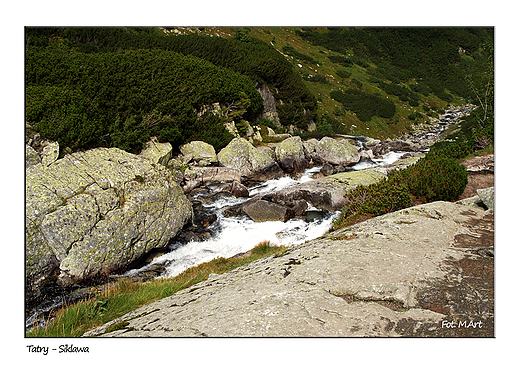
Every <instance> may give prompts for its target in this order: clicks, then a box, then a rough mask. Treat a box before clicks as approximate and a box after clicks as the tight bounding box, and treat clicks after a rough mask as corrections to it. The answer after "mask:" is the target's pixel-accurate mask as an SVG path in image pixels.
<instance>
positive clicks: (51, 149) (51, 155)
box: [41, 142, 60, 166]
mask: <svg viewBox="0 0 520 365" xmlns="http://www.w3.org/2000/svg"><path fill="white" fill-rule="evenodd" d="M59 155H60V146H59V144H58V142H47V144H46V145H45V147H43V150H42V152H41V159H42V164H43V165H44V166H49V165H50V164H52V163H53V162H54V161H56V160H57V159H58V156H59Z"/></svg>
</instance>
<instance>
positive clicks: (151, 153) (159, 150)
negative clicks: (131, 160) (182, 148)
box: [139, 138, 172, 166]
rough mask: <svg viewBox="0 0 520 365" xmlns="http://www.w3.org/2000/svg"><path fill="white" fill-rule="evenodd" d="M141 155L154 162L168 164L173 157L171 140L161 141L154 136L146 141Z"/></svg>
mask: <svg viewBox="0 0 520 365" xmlns="http://www.w3.org/2000/svg"><path fill="white" fill-rule="evenodd" d="M139 156H141V157H145V158H148V159H149V160H151V161H153V162H154V163H158V164H161V165H163V166H167V165H168V161H170V159H171V158H172V145H171V144H170V143H169V142H166V143H159V141H157V139H156V138H152V139H151V140H150V141H149V142H147V143H146V145H145V147H144V149H143V150H142V151H141V153H140V154H139Z"/></svg>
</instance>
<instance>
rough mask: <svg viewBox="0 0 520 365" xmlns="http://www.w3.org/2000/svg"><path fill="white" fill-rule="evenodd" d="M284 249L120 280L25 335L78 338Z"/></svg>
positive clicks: (263, 248)
mask: <svg viewBox="0 0 520 365" xmlns="http://www.w3.org/2000/svg"><path fill="white" fill-rule="evenodd" d="M286 249H287V248H286V247H283V246H272V245H271V244H270V242H269V241H264V242H261V243H259V244H258V245H257V246H255V247H254V248H253V249H252V250H251V251H249V252H248V253H247V254H246V255H237V256H234V257H231V258H229V259H225V258H222V257H218V258H215V259H213V260H211V261H209V262H205V263H202V264H200V265H198V266H196V267H192V268H189V269H188V270H186V271H184V272H182V273H181V274H179V275H177V276H176V277H174V278H168V279H162V278H161V279H156V280H152V281H149V282H146V283H142V282H136V281H132V280H129V279H122V280H119V281H118V282H117V283H116V284H115V285H113V286H111V287H110V288H107V289H106V290H105V291H103V292H101V293H100V294H98V295H96V296H95V297H94V298H91V299H88V300H84V301H81V302H79V303H76V304H73V305H70V306H66V307H64V308H62V309H60V310H58V312H57V313H56V316H55V318H54V319H53V320H50V321H49V322H48V323H47V325H46V326H45V327H43V328H34V329H33V330H32V331H31V332H29V333H27V334H26V335H27V336H28V337H80V336H82V335H83V334H84V333H85V332H87V331H89V330H91V329H93V328H95V327H98V326H101V325H103V324H104V323H107V322H109V321H111V320H113V319H115V318H118V317H120V316H122V315H124V314H125V313H128V312H130V311H132V310H135V309H137V308H139V307H141V306H143V305H146V304H148V303H151V302H154V301H156V300H159V299H162V298H165V297H168V296H170V295H173V294H174V293H176V292H178V291H180V290H182V289H186V288H189V287H190V286H192V285H195V284H197V283H200V282H201V281H204V280H207V279H208V277H209V275H210V274H212V273H216V274H223V273H225V272H227V271H231V270H233V269H236V268H237V267H239V266H242V265H245V264H248V263H250V262H253V261H255V260H258V259H260V258H262V257H265V256H269V255H272V254H277V253H281V252H284V251H285V250H286Z"/></svg>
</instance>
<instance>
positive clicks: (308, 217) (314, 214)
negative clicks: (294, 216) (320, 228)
mask: <svg viewBox="0 0 520 365" xmlns="http://www.w3.org/2000/svg"><path fill="white" fill-rule="evenodd" d="M323 218H325V214H323V213H322V212H320V211H317V210H309V211H308V212H307V213H306V214H305V221H306V222H307V223H310V222H314V221H315V220H320V219H323Z"/></svg>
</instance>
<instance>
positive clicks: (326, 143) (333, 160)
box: [315, 137, 361, 166]
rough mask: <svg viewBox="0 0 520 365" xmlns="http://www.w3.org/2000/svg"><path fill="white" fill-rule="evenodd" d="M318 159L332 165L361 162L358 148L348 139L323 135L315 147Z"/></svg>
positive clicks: (348, 164)
mask: <svg viewBox="0 0 520 365" xmlns="http://www.w3.org/2000/svg"><path fill="white" fill-rule="evenodd" d="M315 151H316V156H317V159H318V160H320V159H321V161H322V162H324V163H325V162H327V163H329V164H331V165H341V166H352V165H355V164H357V163H358V162H359V160H360V158H361V157H360V155H359V152H358V148H357V147H356V146H354V145H352V144H350V143H349V142H348V141H347V140H340V141H337V140H335V139H334V138H330V137H323V138H322V139H321V140H320V141H319V143H318V144H317V145H316V147H315Z"/></svg>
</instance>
